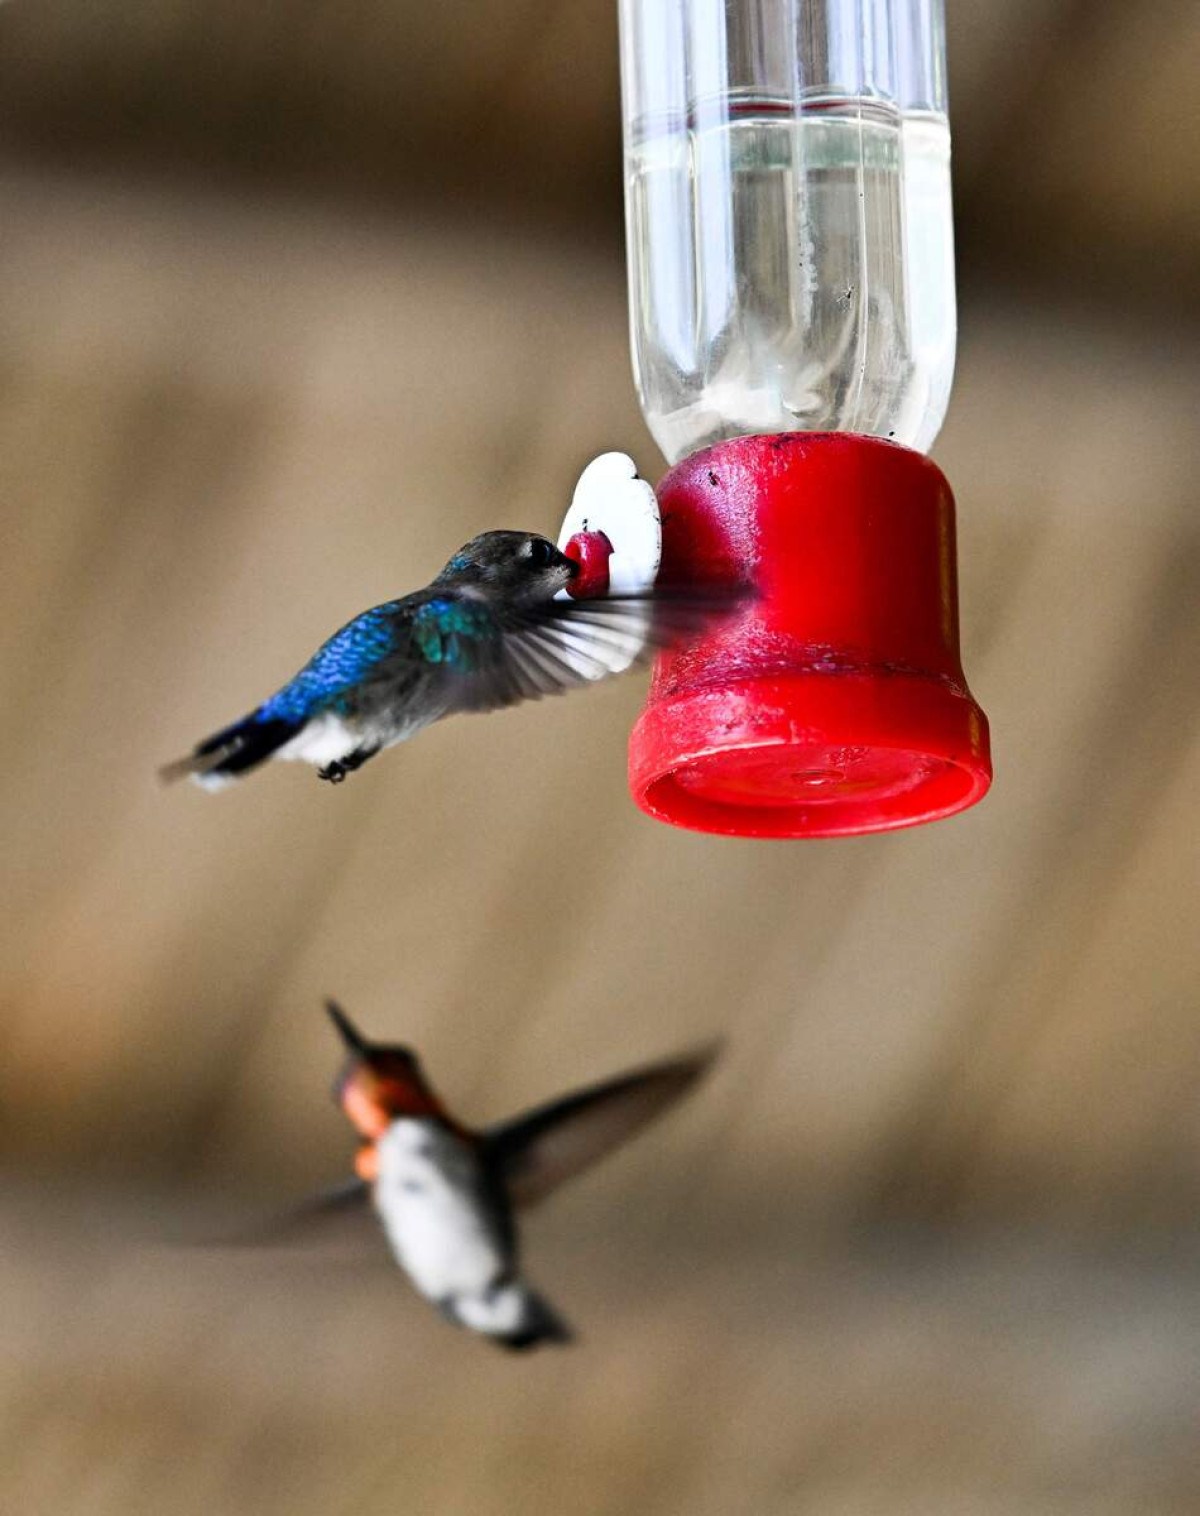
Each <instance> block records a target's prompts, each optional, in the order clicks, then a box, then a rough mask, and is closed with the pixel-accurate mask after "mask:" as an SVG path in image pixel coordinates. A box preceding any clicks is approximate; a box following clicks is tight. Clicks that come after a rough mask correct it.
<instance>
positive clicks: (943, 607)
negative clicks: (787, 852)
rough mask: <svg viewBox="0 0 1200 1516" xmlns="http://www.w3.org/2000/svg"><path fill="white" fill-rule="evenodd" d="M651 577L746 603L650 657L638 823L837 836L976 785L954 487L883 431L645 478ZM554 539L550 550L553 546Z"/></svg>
mask: <svg viewBox="0 0 1200 1516" xmlns="http://www.w3.org/2000/svg"><path fill="white" fill-rule="evenodd" d="M658 498H659V505H660V508H661V511H662V523H663V559H662V569H661V571H660V574H659V583H660V584H664V585H668V586H669V585H672V584H675V585H681V586H683V585H687V586H704V585H712V586H727V585H732V584H737V583H744V582H746V581H747V580H749V581H750V582H752V583H753V584H754V585H755V587H756V588H757V590H758V598H757V599H756V600H755V601H754V602H753V603H752V604H751V605H750V606H749V607H748V608H747V609H746V610H745V611H744V612H742V613H740V614H739V615H737V616H736V617H734V618H733V619H732V620H729V621H726V622H723V623H720V624H718V625H717V627H716V628H715V629H714V630H713V631H712V632H711V633H709V634H707V635H705V636H704V637H703V638H701V639H700V640H699V641H697V642H694V643H690V644H687V645H684V646H682V647H679V648H676V649H674V650H673V651H671V652H668V653H663V654H660V656H659V658H658V660H657V663H656V665H655V671H654V677H653V680H652V683H651V688H650V696H649V700H648V702H647V705H646V709H645V710H644V711H643V713H642V715H641V717H640V718H639V720H638V722H637V725H636V726H635V728H634V731H633V735H632V737H631V739H630V748H629V777H630V787H631V789H632V791H633V795H634V798H635V800H636V801H637V803H638V805H639V806H640V807H641V808H642V809H643V810H644V811H646V812H647V813H648V814H649V815H651V816H655V817H657V818H658V819H659V820H662V821H669V822H673V823H674V824H675V825H677V826H684V827H690V828H692V829H694V830H697V831H704V832H718V833H725V834H729V835H733V836H742V837H843V836H854V835H858V834H861V833H866V832H882V831H890V830H892V829H894V828H897V827H903V826H914V825H916V824H917V823H919V822H923V821H933V820H936V819H937V818H939V817H942V816H950V815H953V814H954V813H955V812H956V811H961V810H964V809H966V807H967V806H970V805H974V804H975V802H976V801H977V800H980V799H982V797H983V796H984V795H985V794H986V792H987V790H988V787H989V785H990V784H991V775H992V770H991V758H990V752H989V744H988V724H987V718H986V716H985V715H984V713H983V711H982V710H981V709H980V708H979V706H978V705H977V704H976V703H975V701H974V699H973V698H972V696H971V692H970V690H969V689H968V688H967V684H966V679H965V678H964V675H963V671H962V665H961V662H960V658H959V646H958V594H957V582H956V564H955V540H954V497H953V495H952V494H951V492H950V486H949V485H948V484H947V482H946V480H945V477H944V476H943V475H942V473H941V471H940V470H939V469H938V468H937V467H936V466H935V465H934V464H933V463H931V462H930V461H929V460H928V459H927V458H925V457H924V456H923V455H922V454H920V453H917V452H914V451H912V450H911V449H909V448H905V447H900V446H898V445H896V444H895V443H890V442H884V441H880V440H878V439H876V438H872V437H861V436H855V435H851V434H848V433H842V432H824V433H812V432H789V433H782V434H780V435H777V436H770V437H738V438H734V439H733V440H731V441H728V442H722V443H718V444H717V445H716V446H715V447H711V448H707V449H705V450H704V451H702V452H699V453H695V454H693V455H692V456H691V457H690V458H686V459H684V460H683V462H682V463H680V464H678V465H677V466H676V467H675V468H674V469H672V470H671V472H670V473H669V474H668V475H667V476H666V478H665V479H664V480H663V481H662V483H661V485H660V486H659V490H658ZM568 551H569V549H568Z"/></svg>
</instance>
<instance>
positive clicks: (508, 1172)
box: [302, 1001, 717, 1350]
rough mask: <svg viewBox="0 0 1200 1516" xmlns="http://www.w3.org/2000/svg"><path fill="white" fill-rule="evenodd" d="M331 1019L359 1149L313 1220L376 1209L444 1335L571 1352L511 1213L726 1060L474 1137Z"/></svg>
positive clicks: (711, 1050) (637, 1081)
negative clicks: (527, 1261)
mask: <svg viewBox="0 0 1200 1516" xmlns="http://www.w3.org/2000/svg"><path fill="white" fill-rule="evenodd" d="M326 1010H327V1011H328V1014H329V1016H330V1019H331V1020H332V1021H333V1024H334V1026H335V1027H336V1028H337V1031H338V1034H339V1036H340V1037H341V1040H342V1042H343V1044H344V1045H345V1048H346V1052H347V1058H346V1062H345V1065H344V1067H343V1068H342V1070H341V1072H340V1073H339V1074H338V1076H337V1079H336V1080H335V1082H334V1087H333V1095H334V1099H335V1101H336V1102H337V1103H338V1104H339V1105H340V1106H341V1108H342V1110H343V1112H344V1113H345V1115H346V1116H347V1118H348V1119H349V1120H350V1122H351V1124H352V1125H353V1126H354V1128H355V1130H356V1131H357V1132H358V1134H359V1137H360V1139H361V1142H360V1146H359V1149H358V1152H357V1155H356V1158H355V1164H354V1168H355V1178H354V1179H352V1180H351V1181H350V1182H349V1183H348V1184H343V1185H340V1186H338V1187H337V1188H336V1189H334V1190H331V1191H329V1192H327V1193H325V1194H324V1195H319V1196H317V1197H315V1199H313V1200H312V1201H310V1202H309V1203H308V1204H307V1205H306V1206H305V1207H304V1208H303V1211H302V1214H303V1216H305V1217H307V1218H311V1217H312V1216H313V1215H314V1214H321V1213H324V1212H330V1211H343V1210H346V1209H348V1208H351V1209H356V1208H358V1206H359V1205H360V1204H365V1203H367V1202H373V1204H374V1208H375V1212H376V1215H377V1217H378V1220H379V1222H380V1223H381V1224H382V1227H383V1231H384V1234H385V1236H386V1238H387V1242H388V1244H389V1246H390V1248H391V1252H392V1254H393V1256H394V1258H395V1261H396V1262H397V1263H398V1264H399V1266H400V1268H401V1269H402V1270H403V1271H404V1272H405V1273H406V1274H407V1275H408V1277H409V1279H410V1281H411V1282H412V1284H413V1285H414V1286H415V1288H416V1289H417V1291H418V1292H419V1293H420V1294H421V1295H423V1296H424V1297H425V1298H426V1299H427V1300H429V1301H431V1302H432V1303H433V1304H434V1305H435V1306H436V1307H437V1308H438V1310H439V1311H440V1312H441V1313H442V1315H443V1316H444V1317H445V1318H446V1319H447V1320H448V1321H450V1322H452V1323H453V1324H454V1325H456V1326H459V1327H465V1328H466V1329H467V1330H469V1331H473V1332H477V1333H479V1334H480V1335H482V1336H484V1337H486V1338H489V1339H490V1340H491V1341H493V1342H495V1343H497V1344H498V1345H499V1346H501V1347H504V1348H508V1349H514V1350H518V1349H528V1348H533V1347H537V1346H539V1345H541V1344H543V1343H565V1342H568V1341H570V1339H571V1331H570V1328H569V1327H568V1326H567V1325H566V1323H565V1322H564V1321H563V1319H562V1317H561V1316H560V1315H559V1314H558V1312H557V1311H556V1310H555V1309H554V1308H553V1307H552V1306H551V1305H550V1304H548V1302H547V1301H546V1300H545V1299H543V1297H542V1296H541V1295H540V1294H538V1293H537V1291H536V1290H534V1289H533V1288H532V1287H531V1286H530V1285H529V1283H528V1282H527V1281H526V1279H525V1277H524V1275H523V1273H522V1270H521V1267H520V1262H519V1258H518V1247H517V1228H516V1222H515V1219H514V1212H515V1211H516V1210H518V1209H520V1208H523V1207H525V1206H529V1205H532V1204H534V1203H535V1202H537V1201H539V1200H541V1199H543V1198H544V1197H545V1196H546V1195H548V1194H550V1193H551V1191H553V1190H555V1189H556V1188H557V1187H558V1186H559V1185H560V1184H562V1183H563V1181H564V1180H566V1179H570V1178H571V1177H572V1176H573V1175H575V1174H577V1173H579V1172H580V1171H581V1170H583V1169H585V1168H588V1167H589V1166H590V1165H591V1164H592V1163H594V1162H595V1161H596V1160H597V1159H599V1158H601V1157H603V1156H604V1155H605V1154H606V1153H608V1152H611V1151H612V1149H613V1148H615V1147H617V1146H619V1145H620V1144H621V1143H623V1142H624V1141H626V1140H627V1139H628V1138H630V1137H632V1136H633V1135H634V1133H635V1132H637V1131H638V1130H640V1129H641V1128H642V1127H643V1126H645V1125H646V1124H647V1123H649V1122H650V1121H652V1120H654V1119H655V1117H657V1116H659V1115H661V1114H662V1113H663V1112H664V1111H666V1110H667V1109H668V1108H669V1107H670V1106H672V1105H673V1104H674V1103H675V1102H676V1101H677V1100H679V1099H680V1098H681V1097H682V1096H683V1095H685V1094H686V1093H687V1092H688V1091H689V1090H690V1089H691V1088H692V1086H693V1085H694V1084H696V1082H697V1081H698V1080H699V1079H700V1078H701V1077H702V1076H703V1075H704V1074H705V1073H706V1072H707V1070H708V1069H709V1067H710V1066H711V1064H712V1062H713V1060H714V1058H715V1056H716V1052H717V1049H716V1047H715V1046H712V1047H708V1048H705V1049H702V1050H700V1051H698V1052H695V1053H692V1054H689V1055H687V1056H684V1057H680V1058H674V1059H670V1060H668V1061H665V1062H662V1063H657V1064H652V1065H650V1066H648V1067H644V1068H640V1069H636V1070H633V1071H632V1072H628V1073H625V1074H620V1075H618V1076H617V1077H615V1078H613V1079H609V1080H606V1081H604V1082H603V1083H601V1084H595V1085H591V1086H589V1087H587V1088H585V1089H581V1090H576V1091H574V1092H573V1093H571V1094H568V1095H565V1096H563V1097H561V1098H560V1099H558V1100H554V1101H551V1102H550V1103H549V1104H547V1105H542V1106H538V1107H536V1108H535V1109H533V1110H530V1111H526V1112H525V1113H524V1114H522V1115H520V1116H517V1117H515V1118H513V1119H512V1120H509V1121H503V1122H500V1123H499V1124H498V1125H495V1126H489V1127H483V1128H479V1129H473V1128H471V1127H468V1126H465V1125H463V1123H462V1122H460V1121H459V1120H458V1119H457V1118H456V1117H454V1116H452V1115H451V1114H450V1113H449V1112H448V1111H447V1110H446V1108H445V1106H444V1105H443V1104H442V1102H441V1100H440V1098H439V1097H438V1095H437V1094H436V1093H435V1092H434V1090H433V1089H432V1087H431V1086H430V1084H429V1082H428V1080H427V1079H426V1077H425V1073H424V1071H423V1069H422V1068H421V1065H420V1062H419V1061H418V1059H417V1056H416V1054H415V1053H414V1052H413V1051H412V1050H411V1049H410V1048H407V1047H403V1046H400V1045H396V1044H388V1043H373V1042H370V1041H368V1040H367V1038H366V1037H364V1036H363V1034H362V1033H361V1032H360V1031H359V1030H358V1028H357V1027H356V1026H355V1025H354V1024H353V1022H352V1021H351V1020H350V1018H349V1016H347V1014H346V1013H345V1011H344V1010H342V1008H341V1007H340V1006H339V1005H338V1004H337V1003H336V1002H334V1001H328V1002H327V1003H326Z"/></svg>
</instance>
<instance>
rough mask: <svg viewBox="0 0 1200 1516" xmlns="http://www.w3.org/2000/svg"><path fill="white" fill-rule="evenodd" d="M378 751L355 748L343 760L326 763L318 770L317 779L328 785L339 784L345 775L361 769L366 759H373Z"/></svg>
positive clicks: (376, 749)
mask: <svg viewBox="0 0 1200 1516" xmlns="http://www.w3.org/2000/svg"><path fill="white" fill-rule="evenodd" d="M378 751H379V749H378V748H377V747H359V748H355V750H354V751H353V752H352V753H347V754H346V756H345V757H344V758H338V759H336V760H335V761H334V762H333V763H327V764H326V765H325V767H324V768H323V769H318V770H317V778H318V779H326V780H328V782H329V783H330V784H341V782H342V780H343V779H345V777H346V775H347V774H353V772H354V770H355V769H360V768H362V766H363V764H364V763H366V761H367V759H368V758H374V756H375V754H376V753H377V752H378Z"/></svg>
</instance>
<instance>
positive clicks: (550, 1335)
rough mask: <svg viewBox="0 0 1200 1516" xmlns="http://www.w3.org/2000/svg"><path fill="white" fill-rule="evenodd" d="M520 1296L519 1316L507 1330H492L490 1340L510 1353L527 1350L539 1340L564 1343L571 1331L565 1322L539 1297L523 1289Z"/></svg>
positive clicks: (539, 1342) (539, 1345)
mask: <svg viewBox="0 0 1200 1516" xmlns="http://www.w3.org/2000/svg"><path fill="white" fill-rule="evenodd" d="M521 1293H522V1299H521V1319H520V1321H519V1322H518V1323H517V1325H516V1326H515V1327H514V1328H513V1329H512V1330H511V1331H509V1332H503V1333H499V1332H498V1333H496V1334H495V1336H494V1339H493V1340H494V1341H495V1342H496V1343H497V1344H498V1345H499V1346H500V1347H502V1348H507V1349H508V1351H509V1352H511V1353H524V1352H528V1351H529V1349H530V1348H537V1347H541V1346H542V1344H543V1343H548V1342H556V1343H567V1342H571V1341H572V1340H573V1337H574V1334H573V1333H572V1331H571V1328H570V1327H569V1326H568V1325H567V1323H566V1322H565V1321H564V1320H563V1319H562V1317H561V1316H560V1315H559V1314H558V1313H557V1312H556V1311H555V1309H554V1307H553V1306H551V1305H549V1304H548V1303H547V1302H546V1301H545V1300H543V1299H542V1297H541V1296H540V1295H538V1294H536V1293H535V1292H534V1291H533V1290H530V1289H525V1290H523V1291H522V1292H521Z"/></svg>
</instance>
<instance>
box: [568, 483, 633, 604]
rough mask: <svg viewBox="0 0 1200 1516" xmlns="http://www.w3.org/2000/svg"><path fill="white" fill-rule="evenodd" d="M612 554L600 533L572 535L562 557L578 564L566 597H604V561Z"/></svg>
mask: <svg viewBox="0 0 1200 1516" xmlns="http://www.w3.org/2000/svg"><path fill="white" fill-rule="evenodd" d="M647 499H649V495H648V494H647ZM612 551H613V545H612V543H611V542H610V541H609V540H608V538H607V537H606V536H605V534H604V533H603V532H576V533H575V535H574V536H573V537H572V538H571V540H570V541H569V542H568V543H567V545H566V547H564V548H563V552H564V554H565V555H566V556H567V557H568V558H570V559H571V561H572V562H573V563H577V564H578V565H579V572H578V573H577V574H576V575H575V577H574V579H572V580H571V582H570V584H568V585H567V594H568V595H570V596H571V598H572V599H573V600H590V599H592V598H593V597H594V596H596V595H607V594H608V560H609V559H610V558H611V557H612Z"/></svg>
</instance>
